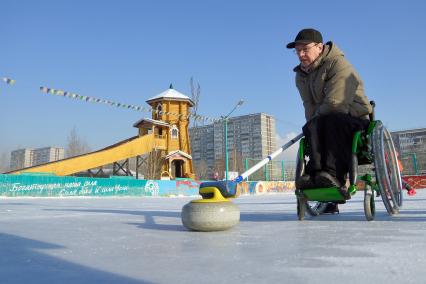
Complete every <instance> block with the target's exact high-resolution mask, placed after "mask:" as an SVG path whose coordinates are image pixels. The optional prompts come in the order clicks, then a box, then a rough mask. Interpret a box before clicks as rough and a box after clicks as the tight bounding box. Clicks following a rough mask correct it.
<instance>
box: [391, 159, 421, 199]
mask: <svg viewBox="0 0 426 284" xmlns="http://www.w3.org/2000/svg"><path fill="white" fill-rule="evenodd" d="M398 156H399V153H398V152H396V159H397V160H398V167H399V171H400V172H401V175H402V171H403V170H404V166H403V165H402V163H401V160H400V159H399V158H398ZM401 184H402V187H403V188H405V189H406V190H407V194H408V195H409V196H413V195H416V193H417V192H416V190H415V189H414V188H412V187H411V185H409V184H408V182H406V181H405V180H403V179H402V178H401Z"/></svg>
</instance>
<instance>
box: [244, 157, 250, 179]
mask: <svg viewBox="0 0 426 284" xmlns="http://www.w3.org/2000/svg"><path fill="white" fill-rule="evenodd" d="M247 170H248V158H246V160H245V163H244V171H247ZM248 180H249V179H248V177H247V181H248Z"/></svg>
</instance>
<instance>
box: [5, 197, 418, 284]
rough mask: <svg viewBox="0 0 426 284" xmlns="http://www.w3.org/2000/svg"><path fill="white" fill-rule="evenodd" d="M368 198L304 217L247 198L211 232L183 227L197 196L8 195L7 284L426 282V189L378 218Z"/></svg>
mask: <svg viewBox="0 0 426 284" xmlns="http://www.w3.org/2000/svg"><path fill="white" fill-rule="evenodd" d="M404 195H405V193H404ZM404 197H406V195H405V196H404ZM362 198H363V193H362V192H358V193H357V195H356V196H355V197H354V198H353V199H352V200H351V201H349V202H348V203H347V204H344V205H340V207H339V208H340V214H339V215H323V216H319V217H315V218H309V217H308V218H307V220H305V221H298V220H297V216H296V205H295V196H294V195H293V194H270V195H257V196H243V197H239V198H237V199H236V200H235V201H234V202H235V203H236V204H237V205H238V206H239V207H240V210H241V221H240V223H239V224H238V225H237V226H236V227H234V228H233V229H231V230H228V231H223V232H209V233H202V232H190V231H187V230H186V229H185V228H184V227H183V226H182V224H181V219H180V211H181V208H182V206H183V205H185V204H186V203H187V202H188V201H190V200H191V198H183V197H180V198H152V197H151V198H149V197H148V198H147V197H145V198H135V197H132V198H126V197H119V198H2V199H0V283H61V284H64V283H309V282H312V283H345V284H347V283H365V282H367V281H368V282H369V283H425V279H426V269H425V267H426V242H425V236H426V234H425V233H426V232H425V231H426V190H418V191H417V195H416V196H415V197H406V198H405V200H404V207H403V209H402V210H401V214H400V215H398V216H396V217H390V216H388V215H387V213H386V212H385V210H384V207H383V205H382V204H381V200H380V199H377V202H376V204H377V214H376V220H375V221H373V222H367V221H366V220H365V217H364V212H363V202H362Z"/></svg>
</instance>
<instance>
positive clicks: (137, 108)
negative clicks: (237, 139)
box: [12, 80, 222, 123]
mask: <svg viewBox="0 0 426 284" xmlns="http://www.w3.org/2000/svg"><path fill="white" fill-rule="evenodd" d="M12 81H13V80H12ZM13 82H14V81H13ZM40 91H41V92H43V93H45V94H52V95H57V96H61V97H67V98H72V99H77V100H81V101H86V102H92V103H102V104H106V105H109V106H114V107H118V108H125V109H133V110H135V111H140V112H151V113H155V114H165V115H173V116H177V117H179V118H180V117H181V116H183V114H178V113H175V112H164V111H159V110H156V109H152V108H146V107H142V106H135V105H128V104H122V103H117V102H113V101H109V100H105V99H99V98H94V97H89V96H81V95H79V94H76V93H71V92H66V91H63V90H57V89H52V88H47V87H40ZM185 117H186V118H187V119H189V118H190V117H193V119H194V121H210V122H212V123H215V122H219V121H221V120H222V119H216V118H210V117H206V116H201V115H198V114H197V115H196V114H193V113H190V114H189V115H186V116H185Z"/></svg>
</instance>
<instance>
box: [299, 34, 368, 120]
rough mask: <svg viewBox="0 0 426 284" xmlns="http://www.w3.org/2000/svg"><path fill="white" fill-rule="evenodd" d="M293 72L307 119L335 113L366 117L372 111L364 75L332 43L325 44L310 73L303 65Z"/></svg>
mask: <svg viewBox="0 0 426 284" xmlns="http://www.w3.org/2000/svg"><path fill="white" fill-rule="evenodd" d="M294 71H295V72H296V86H297V88H298V89H299V93H300V96H301V97H302V101H303V106H304V107H305V117H306V120H309V119H311V118H312V117H313V116H314V115H324V114H329V113H333V112H341V113H349V114H351V115H352V116H354V117H367V115H368V114H369V113H371V112H372V107H371V105H370V103H369V101H368V98H367V97H366V96H365V94H364V86H363V82H362V80H361V78H360V77H359V75H358V74H357V72H356V71H355V69H354V68H353V66H352V65H351V64H350V63H349V62H348V61H347V60H346V58H345V57H344V54H343V52H342V51H341V50H340V49H339V48H337V46H336V45H335V44H333V43H332V42H327V43H326V44H325V45H324V50H323V52H322V54H321V55H320V57H319V58H318V59H317V60H316V61H315V62H314V63H313V64H312V66H311V68H310V70H309V71H308V72H305V71H303V70H302V69H301V67H300V65H298V66H297V67H295V68H294Z"/></svg>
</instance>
